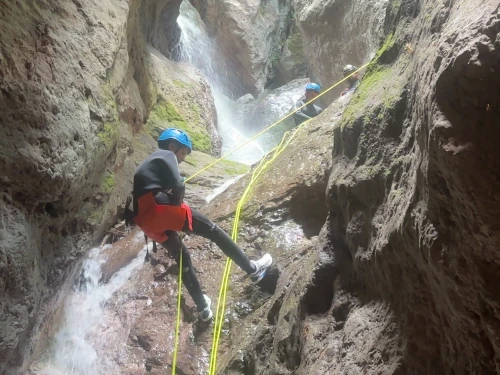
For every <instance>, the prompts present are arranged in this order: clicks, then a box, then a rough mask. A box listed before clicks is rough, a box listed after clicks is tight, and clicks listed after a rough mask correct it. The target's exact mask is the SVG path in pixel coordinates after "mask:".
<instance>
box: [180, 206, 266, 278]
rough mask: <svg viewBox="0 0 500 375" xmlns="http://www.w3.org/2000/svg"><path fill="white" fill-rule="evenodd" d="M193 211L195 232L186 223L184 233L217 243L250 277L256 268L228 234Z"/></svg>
mask: <svg viewBox="0 0 500 375" xmlns="http://www.w3.org/2000/svg"><path fill="white" fill-rule="evenodd" d="M191 211H192V214H193V230H192V231H190V230H189V227H188V225H187V222H186V224H185V225H184V228H183V229H182V231H183V232H186V233H194V234H197V235H199V236H202V237H205V238H207V239H209V240H210V241H213V242H215V244H216V245H217V246H218V247H219V248H220V249H221V250H222V252H223V253H224V254H226V256H227V257H228V258H230V259H231V260H232V261H233V262H234V263H236V264H237V265H238V267H240V268H241V269H242V270H243V271H245V272H246V273H247V274H249V275H250V274H252V273H254V272H255V271H256V267H255V266H254V264H253V263H252V261H250V259H248V257H247V256H246V255H245V253H243V251H242V250H241V249H240V247H239V246H238V245H237V244H236V243H235V242H234V241H233V240H232V239H231V237H229V235H228V234H227V233H226V232H224V231H223V230H222V229H221V228H220V227H219V226H218V225H217V224H215V223H213V222H212V221H210V219H209V218H208V217H206V216H205V215H203V214H202V213H200V212H199V211H197V210H195V209H191Z"/></svg>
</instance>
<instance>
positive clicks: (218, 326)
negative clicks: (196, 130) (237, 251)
mask: <svg viewBox="0 0 500 375" xmlns="http://www.w3.org/2000/svg"><path fill="white" fill-rule="evenodd" d="M368 64H369V63H367V64H365V65H363V66H362V67H360V68H359V69H358V70H356V71H354V72H352V73H351V74H350V75H348V76H347V77H344V79H342V80H340V81H338V82H337V83H336V84H334V85H333V86H331V87H330V88H328V89H327V90H325V91H323V92H322V93H321V94H319V95H318V96H316V98H314V99H313V100H310V101H309V102H307V103H305V104H304V105H303V106H301V107H299V108H295V109H294V110H293V111H291V112H290V113H289V114H288V115H286V116H284V117H282V118H281V119H279V120H278V121H276V122H275V123H274V124H272V125H270V126H268V127H267V128H265V129H264V130H262V131H260V132H258V133H257V134H255V135H254V136H253V137H252V138H250V139H248V140H247V141H246V142H244V143H242V144H241V145H240V146H238V147H236V148H235V149H233V150H231V151H229V152H228V153H227V154H225V155H223V156H222V157H220V158H219V159H217V160H215V161H214V162H212V163H210V164H209V165H207V166H206V167H205V168H203V169H201V170H199V171H198V172H196V173H195V174H193V175H192V176H190V177H188V178H187V179H186V180H185V182H188V181H189V180H191V179H193V178H195V177H196V176H198V175H199V174H201V173H203V172H204V171H206V170H208V169H210V168H211V167H213V166H214V165H215V164H217V163H219V162H220V161H222V160H223V159H225V158H227V157H228V156H229V155H231V154H233V153H234V152H236V151H237V150H239V149H241V148H242V147H244V146H246V145H247V144H249V143H250V142H252V141H253V140H254V139H256V138H257V137H259V136H261V135H262V134H264V133H266V132H267V131H269V130H271V129H272V128H274V127H275V126H277V125H279V124H280V123H281V122H283V121H284V120H286V119H287V118H289V117H290V116H292V115H293V114H294V113H295V112H296V111H299V110H301V109H302V108H304V107H305V106H307V105H308V104H310V103H312V102H313V101H315V100H316V99H318V98H320V97H322V96H323V95H325V94H326V93H328V92H330V91H331V90H333V89H334V88H335V87H337V86H338V85H340V84H341V83H343V82H345V81H346V80H347V79H349V78H350V77H351V76H352V75H354V74H356V73H358V72H359V71H361V70H362V69H364V68H366V67H367V66H368ZM310 120H311V119H309V120H307V121H305V122H303V123H302V124H301V125H300V126H299V127H297V128H296V129H295V130H294V132H293V134H292V135H291V137H290V139H289V140H288V141H287V142H286V143H285V144H284V145H283V142H284V140H285V139H286V136H287V135H288V134H289V133H290V132H286V133H285V134H284V135H283V138H282V139H281V142H280V144H279V145H278V146H277V147H275V148H273V149H272V150H271V151H269V152H268V154H267V155H266V156H265V157H264V158H262V160H261V161H260V163H259V165H258V166H257V168H256V169H255V170H254V172H253V173H252V179H251V180H250V183H249V184H248V186H247V188H246V190H245V192H244V193H243V195H242V197H241V199H240V201H239V202H238V206H237V208H236V213H235V220H234V223H233V231H232V238H233V240H234V241H235V242H236V241H237V237H238V227H239V221H240V215H241V210H242V207H243V203H244V201H245V199H246V197H247V195H248V194H249V192H250V190H251V188H252V186H253V184H254V182H255V181H256V180H257V178H258V177H259V176H260V175H261V174H262V172H263V171H264V170H265V169H266V168H267V166H268V165H269V164H270V163H272V162H273V161H274V160H275V159H276V158H277V157H278V156H279V155H280V154H281V153H282V152H283V151H284V149H285V148H286V147H287V146H288V145H289V144H290V142H291V141H292V139H293V138H294V137H295V135H296V134H297V132H298V131H299V129H301V128H302V127H303V126H304V125H305V124H306V123H308V122H309V121H310ZM273 151H274V155H273V157H272V158H271V159H270V160H269V161H267V162H266V163H265V164H263V162H264V160H265V159H266V158H267V156H268V155H269V154H271V153H272V152H273ZM231 265H232V261H231V259H229V258H228V259H227V261H226V266H225V268H224V274H223V277H222V284H221V289H220V291H219V298H218V300H217V312H216V316H215V327H214V340H213V342H212V352H211V355H210V369H209V374H210V375H215V371H216V366H217V349H218V347H219V339H220V333H221V331H222V323H223V319H224V309H225V305H226V295H227V284H228V281H229V275H230V272H231ZM179 267H180V269H179V285H178V292H177V321H176V327H175V344H174V354H173V361H172V375H175V366H176V362H177V351H178V337H179V329H180V310H181V290H182V249H181V255H180V261H179Z"/></svg>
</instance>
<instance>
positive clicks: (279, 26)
mask: <svg viewBox="0 0 500 375" xmlns="http://www.w3.org/2000/svg"><path fill="white" fill-rule="evenodd" d="M191 3H192V4H193V5H194V6H195V7H196V8H197V9H198V11H199V12H200V15H201V17H202V19H203V20H204V22H205V25H206V27H207V31H208V32H209V33H210V34H211V35H212V36H213V38H214V39H215V40H216V42H217V44H218V46H219V48H220V50H221V51H222V53H223V54H224V56H225V60H226V62H227V70H228V71H230V72H232V73H234V74H235V77H233V81H234V82H231V84H230V85H228V86H231V87H233V90H234V94H235V95H236V96H240V95H243V94H246V93H248V92H250V93H251V94H252V95H255V96H256V95H258V94H259V93H260V92H261V91H262V90H263V89H264V87H265V86H266V84H267V83H268V80H269V81H270V82H271V81H272V80H273V79H274V75H275V72H274V68H275V66H276V65H277V63H278V62H279V60H280V56H281V54H282V50H283V47H284V44H285V40H286V38H287V36H288V35H289V30H288V28H289V26H290V25H291V16H292V14H291V9H292V4H291V3H292V1H290V0H285V1H277V0H272V1H260V0H242V1H234V0H222V1H218V0H209V1H207V2H200V1H192V2H191ZM230 78H231V77H230ZM293 78H296V77H293ZM238 82H239V83H241V87H236V85H237V84H238ZM270 82H269V83H270Z"/></svg>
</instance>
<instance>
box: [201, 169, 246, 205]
mask: <svg viewBox="0 0 500 375" xmlns="http://www.w3.org/2000/svg"><path fill="white" fill-rule="evenodd" d="M243 176H244V175H243V174H242V175H239V176H236V177H235V178H231V179H229V180H227V181H226V182H224V183H223V184H222V185H221V186H219V187H216V188H215V189H214V190H213V191H212V194H210V195H208V196H207V197H206V198H205V202H207V203H210V202H211V201H212V200H213V199H214V198H215V197H216V196H218V195H219V194H222V193H223V192H225V191H226V190H227V188H229V186H231V185H233V184H235V183H236V182H238V180H239V179H240V178H242V177H243Z"/></svg>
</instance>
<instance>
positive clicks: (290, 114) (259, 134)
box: [185, 63, 369, 182]
mask: <svg viewBox="0 0 500 375" xmlns="http://www.w3.org/2000/svg"><path fill="white" fill-rule="evenodd" d="M368 64H369V63H366V64H365V65H363V66H362V67H361V68H359V69H358V70H356V71H354V72H352V73H351V74H349V75H348V76H347V77H345V78H344V79H342V80H340V81H338V82H337V83H336V84H334V85H333V86H331V87H330V88H328V89H327V90H325V91H323V92H322V93H321V94H319V95H318V96H317V97H316V98H314V99H313V100H310V101H309V102H307V103H306V104H304V105H303V106H301V107H299V108H296V109H294V110H293V111H291V112H290V113H289V114H288V115H286V116H284V117H282V118H281V119H279V120H278V121H276V122H275V123H274V124H272V125H270V126H268V127H267V128H265V129H264V130H262V131H260V132H258V133H257V134H255V135H254V136H253V137H252V138H250V139H249V140H247V141H246V142H244V143H242V144H241V145H239V146H238V147H236V148H235V149H233V150H231V151H229V152H228V153H227V154H225V155H223V156H221V157H220V158H219V159H217V160H215V161H213V162H212V163H210V164H209V165H207V166H206V167H205V168H203V169H200V170H199V171H198V172H196V173H195V174H193V175H192V176H189V177H188V178H186V180H185V182H188V181H189V180H191V179H193V178H195V177H196V176H198V175H199V174H201V173H203V172H205V171H206V170H207V169H210V168H212V167H213V166H214V165H215V164H217V163H219V162H220V161H221V160H223V159H225V158H227V157H228V156H229V155H231V154H232V153H234V152H236V151H238V150H239V149H240V148H242V147H244V146H246V145H247V144H249V143H250V142H252V141H253V140H254V139H255V138H257V137H259V136H261V135H262V134H264V133H265V132H267V131H269V130H271V129H272V128H274V127H275V126H277V125H279V124H280V123H281V122H283V121H284V120H286V119H287V118H289V117H290V116H292V115H293V114H294V113H295V112H296V111H298V110H301V109H302V108H304V107H305V106H306V105H308V104H310V103H312V102H313V101H315V100H316V99H318V98H321V97H322V96H323V95H325V94H326V93H327V92H329V91H331V90H333V89H334V88H335V87H337V86H338V85H340V84H341V83H343V82H345V81H346V80H347V79H349V78H350V77H351V76H352V75H354V74H356V73H358V72H359V71H360V70H362V69H364V68H366V67H367V66H368Z"/></svg>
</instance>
